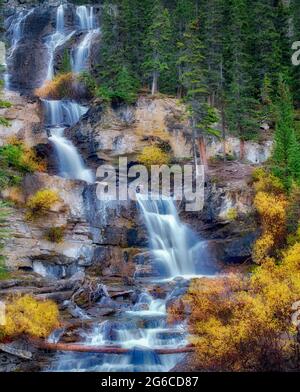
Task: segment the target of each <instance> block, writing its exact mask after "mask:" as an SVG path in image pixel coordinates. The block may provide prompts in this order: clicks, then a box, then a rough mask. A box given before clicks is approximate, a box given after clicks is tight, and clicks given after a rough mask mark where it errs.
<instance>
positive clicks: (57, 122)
mask: <svg viewBox="0 0 300 392" xmlns="http://www.w3.org/2000/svg"><path fill="white" fill-rule="evenodd" d="M43 105H44V111H45V123H46V124H47V125H48V126H49V127H50V129H49V130H50V134H51V136H50V137H49V140H51V142H52V143H53V144H54V147H55V149H56V152H57V155H58V160H59V169H60V175H61V176H62V177H65V178H69V179H78V180H83V181H86V182H89V183H91V182H93V180H94V178H93V174H92V172H91V170H89V169H87V168H86V167H85V165H84V162H83V160H82V158H81V156H80V154H79V153H78V150H77V149H76V147H75V146H74V145H73V144H72V143H71V142H70V141H69V140H68V139H67V138H65V137H64V130H65V128H64V127H66V126H72V125H74V124H76V123H77V122H78V121H79V119H80V117H81V116H82V115H83V114H84V113H86V111H87V108H86V107H84V106H82V105H79V104H78V103H76V102H71V101H54V100H52V101H50V100H43Z"/></svg>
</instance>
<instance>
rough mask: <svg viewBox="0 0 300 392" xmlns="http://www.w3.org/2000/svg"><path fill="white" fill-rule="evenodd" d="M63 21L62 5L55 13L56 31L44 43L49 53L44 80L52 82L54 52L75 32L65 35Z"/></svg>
mask: <svg viewBox="0 0 300 392" xmlns="http://www.w3.org/2000/svg"><path fill="white" fill-rule="evenodd" d="M64 19H65V11H64V5H62V4H61V5H60V6H58V7H57V11H56V31H55V33H54V34H51V35H50V37H49V38H48V39H47V41H46V45H47V47H48V53H49V62H48V69H47V76H46V80H52V79H53V76H54V64H53V61H54V55H55V50H56V49H57V48H58V47H59V46H61V45H63V44H64V43H65V42H67V41H68V40H69V39H70V38H71V37H72V36H73V34H74V33H75V31H72V32H71V33H69V34H66V32H65V21H64Z"/></svg>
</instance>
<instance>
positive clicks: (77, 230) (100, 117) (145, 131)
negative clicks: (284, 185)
mask: <svg viewBox="0 0 300 392" xmlns="http://www.w3.org/2000/svg"><path fill="white" fill-rule="evenodd" d="M6 98H7V99H10V100H11V102H12V103H13V107H12V108H9V109H6V110H5V115H6V116H8V117H9V118H10V120H11V127H8V128H3V127H2V129H1V130H0V132H1V135H2V138H1V140H2V143H3V142H4V140H5V138H7V137H8V136H12V135H17V136H18V137H20V138H22V139H23V140H25V142H26V143H27V144H28V145H31V146H35V148H36V149H37V151H40V152H43V154H45V156H47V157H48V158H49V157H52V160H53V156H54V157H55V153H54V151H53V150H52V149H51V143H50V142H49V141H48V137H47V132H46V131H45V129H44V128H43V126H42V125H41V121H42V116H41V109H40V106H39V103H38V102H37V101H35V100H33V101H32V100H27V99H26V98H25V97H20V96H19V95H18V94H16V93H9V94H8V95H7V97H6ZM183 113H184V111H183V107H182V106H181V105H180V104H179V103H178V102H177V101H176V100H175V99H162V98H161V99H148V98H145V97H141V98H140V99H139V101H138V103H137V105H136V106H133V107H120V108H117V109H105V108H103V107H102V106H101V105H99V104H97V103H95V104H94V106H93V107H92V108H91V109H90V111H89V112H88V113H87V114H86V115H85V116H84V118H83V119H82V120H81V121H80V122H79V123H78V124H76V125H75V126H74V127H73V128H69V129H67V130H66V134H67V135H68V136H69V137H70V138H71V139H72V140H73V141H74V143H75V144H76V145H77V146H78V147H79V148H80V150H81V151H82V152H83V154H84V155H85V157H86V159H87V162H88V164H89V166H94V167H97V165H98V164H99V163H102V162H103V161H107V162H110V163H115V160H116V158H117V157H118V156H120V155H126V156H129V157H132V159H133V161H134V159H135V156H136V154H137V153H139V152H140V151H141V149H142V148H143V147H144V146H145V145H148V144H149V141H150V142H151V141H153V140H165V141H167V142H168V143H169V144H170V146H171V148H172V151H173V154H174V160H175V161H180V160H181V159H183V158H184V159H190V157H191V143H190V141H189V134H188V132H189V131H188V123H187V121H186V120H185V119H184V117H183ZM216 143H217V142H215V145H216ZM208 148H209V147H208ZM257 148H258V149H261V148H262V147H261V146H258V145H257ZM265 154H266V155H267V154H268V151H266V152H265ZM49 167H50V169H51V170H50V172H51V171H52V174H55V163H54V162H52V161H51V159H50V161H49ZM252 169H253V168H252V166H251V165H249V164H239V163H231V164H229V163H227V164H226V165H223V164H222V163H219V164H218V163H216V164H214V165H211V166H210V170H209V172H208V177H207V181H206V191H205V198H206V201H205V206H204V210H203V211H202V212H201V213H193V214H187V213H185V212H182V214H181V216H182V218H183V219H184V220H185V221H186V222H188V223H189V224H190V225H191V226H192V227H193V228H194V229H195V230H196V231H197V232H198V233H199V234H200V235H201V236H202V237H204V238H206V239H208V240H209V246H210V249H211V251H212V253H213V254H214V255H215V258H216V259H217V260H218V261H221V262H229V263H230V262H240V261H244V260H246V259H247V258H249V257H250V255H251V244H252V243H253V241H254V239H255V236H256V235H257V232H256V228H255V225H254V224H253V220H251V218H250V217H251V213H252V190H251V186H250V185H249V182H250V179H251V171H252ZM45 187H47V188H51V189H57V190H58V192H59V194H60V196H61V197H62V200H63V204H62V205H61V206H60V208H59V209H58V210H54V211H51V214H50V215H49V218H47V221H45V220H44V221H43V220H40V221H37V222H28V221H26V219H25V210H24V208H23V207H21V208H20V207H18V208H16V209H15V210H14V213H13V215H12V217H11V222H12V223H11V227H12V230H13V232H14V236H13V239H12V240H11V241H10V242H9V244H8V248H7V253H8V266H9V267H10V268H13V269H33V270H35V271H37V272H38V273H40V274H43V275H51V274H52V275H55V276H57V277H64V276H70V275H72V274H73V273H74V272H76V271H78V270H83V269H85V268H89V269H90V270H91V271H95V272H97V273H98V274H99V273H100V274H104V275H118V276H127V275H128V274H131V275H132V274H133V272H134V270H135V269H137V270H138V271H139V272H140V273H141V274H147V273H148V272H149V271H150V270H149V265H148V262H149V255H148V254H147V252H146V246H147V240H146V236H145V231H144V229H143V226H142V225H141V221H140V217H139V212H138V210H137V207H136V205H135V203H134V202H123V203H119V202H104V201H99V200H98V199H97V197H96V192H95V185H90V186H88V185H86V184H84V183H83V182H80V181H79V182H78V181H71V180H66V179H63V178H61V177H58V176H53V175H51V176H49V175H47V174H36V175H28V176H27V177H26V178H25V179H24V181H23V184H22V195H21V196H19V197H21V200H19V201H20V202H21V205H22V203H23V204H24V203H25V201H26V199H28V197H29V196H30V195H32V194H33V193H34V192H35V191H36V190H38V189H40V188H45ZM9 193H10V190H8V191H6V192H4V193H3V196H5V197H8V198H9V197H10V194H9ZM233 211H234V214H235V213H236V215H237V217H238V220H234V222H232V221H231V220H230V213H231V214H232V212H233ZM231 219H232V218H231ZM56 226H64V227H65V237H64V241H63V243H61V244H54V243H51V242H49V241H48V240H47V239H46V238H45V233H46V231H47V228H49V227H56ZM134 265H135V267H134ZM128 271H129V272H128Z"/></svg>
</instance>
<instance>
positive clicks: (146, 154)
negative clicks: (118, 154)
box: [137, 146, 170, 168]
mask: <svg viewBox="0 0 300 392" xmlns="http://www.w3.org/2000/svg"><path fill="white" fill-rule="evenodd" d="M137 160H138V162H139V163H141V164H142V165H145V166H147V167H148V168H150V167H151V166H152V165H159V166H161V165H168V164H169V162H170V156H169V154H168V153H167V152H165V151H163V150H162V149H161V148H159V147H157V146H147V147H144V148H143V151H142V152H141V154H140V155H139V156H138V157H137Z"/></svg>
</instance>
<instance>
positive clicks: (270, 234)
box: [252, 169, 288, 264]
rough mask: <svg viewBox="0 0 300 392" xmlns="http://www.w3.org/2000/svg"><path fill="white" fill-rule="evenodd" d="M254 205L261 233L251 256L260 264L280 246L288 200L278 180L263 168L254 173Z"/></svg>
mask: <svg viewBox="0 0 300 392" xmlns="http://www.w3.org/2000/svg"><path fill="white" fill-rule="evenodd" d="M254 181H255V182H254V187H255V190H256V195H255V198H254V206H255V208H256V210H257V212H258V214H259V218H260V222H261V228H262V235H261V237H260V238H259V239H258V240H257V241H256V243H255V245H254V248H253V252H252V257H253V260H254V261H255V262H256V263H257V264H260V263H261V262H262V261H263V260H264V259H265V258H266V257H267V256H274V255H275V254H274V252H275V251H276V250H278V249H279V248H281V247H282V245H283V244H284V241H285V238H286V232H287V206H288V200H287V196H286V194H285V191H284V187H283V185H282V184H281V182H280V180H279V179H278V178H277V177H275V176H273V175H272V174H268V173H267V172H265V171H264V170H263V169H258V170H257V171H256V172H255V173H254Z"/></svg>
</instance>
